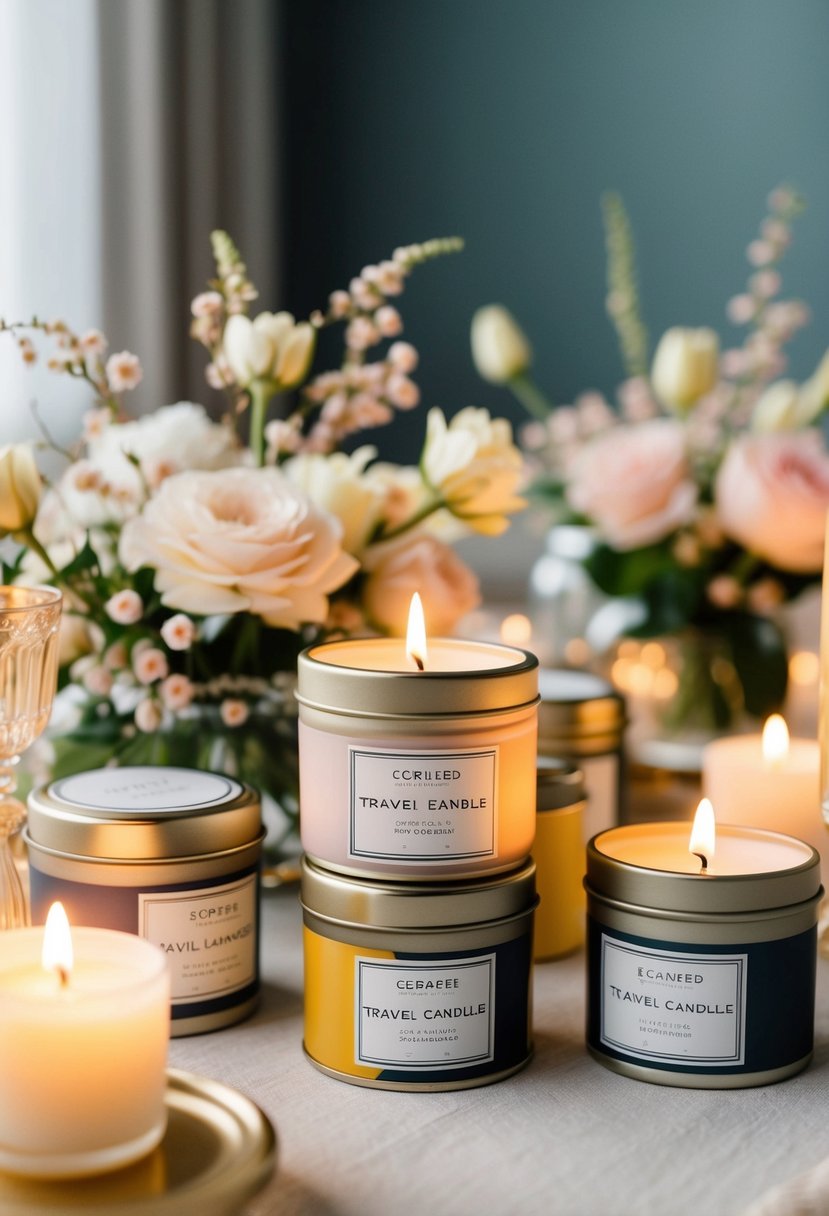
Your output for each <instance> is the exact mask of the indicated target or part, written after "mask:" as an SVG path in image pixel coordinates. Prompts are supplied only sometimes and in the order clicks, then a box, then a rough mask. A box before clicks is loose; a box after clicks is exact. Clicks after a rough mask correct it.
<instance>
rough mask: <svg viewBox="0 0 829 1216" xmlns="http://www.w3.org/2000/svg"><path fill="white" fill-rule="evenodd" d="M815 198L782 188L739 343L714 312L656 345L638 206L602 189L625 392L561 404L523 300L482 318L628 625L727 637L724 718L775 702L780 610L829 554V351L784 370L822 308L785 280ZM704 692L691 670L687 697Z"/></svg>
mask: <svg viewBox="0 0 829 1216" xmlns="http://www.w3.org/2000/svg"><path fill="white" fill-rule="evenodd" d="M801 206H802V203H801V200H800V199H799V198H798V197H797V196H796V195H795V193H794V192H793V191H792V190H790V189H788V188H782V187H781V188H778V189H776V190H775V191H773V192H772V194H771V195H770V198H769V214H768V215H767V216H766V217H765V218H764V219H763V221H762V224H761V226H760V231H759V234H758V236H757V237H756V238H755V239H754V240H752V241H751V243H750V244H749V246H748V249H747V256H748V261H749V263H750V265H751V268H752V269H751V273H750V276H749V278H748V284H747V287H746V289H745V290H744V291H743V292H741V293H740V294H738V295H735V296H734V297H733V299H731V300H730V301H729V302H728V305H727V316H728V318H729V320H730V321H731V322H732V323H733V324H735V325H738V326H742V327H745V336H744V340H743V342H742V344H741V345H739V346H735V347H732V348H729V349H724V350H722V349H721V348H720V341H719V338H718V336H717V334H716V332H715V331H714V330H713V329H710V328H702V329H688V328H671V329H669V330H668V331H667V332H666V333H665V334H663V336H662V337H661V339H660V341H659V343H658V344H657V347H656V350H655V353H654V355H653V358H652V360H651V359H650V358H649V350H648V337H647V332H646V330H645V326H644V324H643V322H642V319H641V315H640V307H639V296H638V286H637V277H636V268H635V257H634V248H633V240H632V235H631V229H630V224H629V221H628V218H627V215H626V213H625V210H624V207H623V205H622V202H621V200H620V199H619V198H618V196H615V195H610V196H607V197H606V199H605V200H604V219H605V232H606V238H607V251H608V296H607V311H608V314H609V316H610V319H611V321H612V322H613V324H614V326H615V328H616V331H617V335H618V338H619V344H620V349H621V355H622V360H623V363H624V367H625V371H626V378H625V379H624V381H623V382H622V383H621V384H620V385H619V387H618V390H617V393H616V402H615V403H613V404H611V402H609V401H608V400H607V399H606V398H605V397H604V396H603V395H602V394H601V393H598V392H588V393H584V394H582V395H581V396H579V397H578V398H577V399H576V400H575V401H574V402H573V403H572V404H567V405H559V406H558V407H557V408H553V407H552V405H551V404H550V402H549V401H548V399H547V398H546V397H545V395H544V394H543V393H542V391H541V390H540V389H539V388H538V386H537V385H536V384H535V383H534V382H533V380H532V379H531V377H530V374H529V367H530V363H531V356H532V350H531V347H530V344H529V341H528V340H527V338H526V336H525V335H524V334H523V332H522V331H521V329H520V328H519V326H518V325H517V323H516V322H515V321H514V320H513V318H512V317H511V316H510V314H509V313H508V312H507V311H506V310H505V309H503V308H501V307H500V306H497V305H494V306H491V307H488V308H484V309H481V310H480V311H479V312H478V313H477V314H476V316H475V318H474V320H473V327H472V350H473V356H474V359H475V362H476V364H477V367H478V370H479V371H480V373H481V375H482V376H484V377H485V378H486V379H487V380H490V381H491V382H494V383H498V384H504V385H506V386H507V387H510V388H512V389H513V391H514V392H515V394H516V396H518V398H519V399H520V400H521V401H522V402H523V403H524V405H525V406H526V407H527V408H528V409H529V410H530V411H531V412H532V414H533V421H532V422H530V423H529V424H528V425H527V426H525V428H524V430H523V444H524V446H525V448H526V450H527V452H528V456H529V459H530V460H531V461H532V462H533V464H534V467H535V473H536V478H535V491H536V493H537V494H538V495H540V496H541V497H542V499H543V500H544V501H546V502H547V503H549V504H551V505H552V506H553V508H554V511H555V518H556V519H557V520H560V521H568V522H574V523H579V524H585V525H589V526H590V527H591V529H592V530H593V533H594V536H595V540H596V543H595V544H594V545H592V546H591V547H590V552H589V555H588V556H586V557H585V563H584V564H585V566H586V568H587V571H588V572H589V575H590V577H591V578H592V580H593V581H594V583H595V584H596V585H597V586H598V588H600V589H601V591H603V592H605V593H606V594H607V595H610V596H614V597H628V598H629V601H630V602H629V603H628V605H627V607H628V617H627V629H626V632H627V633H629V634H632V635H634V636H638V637H642V638H645V637H655V636H659V635H674V636H676V637H682V636H685V637H688V638H691V639H692V641H693V645H694V647H695V648H696V651H697V653H698V654H700V653H701V652H702V650H703V649H704V643H705V640H706V639H708V640H711V639H717V640H718V641H719V642H723V643H724V644H725V651H724V652H723V653H724V656H725V659H726V660H727V661H726V662H721V663H720V668H719V674H718V673H717V670H716V669H715V671H714V677H715V678H714V684H713V688H712V691H713V693H714V698H713V702H711V701H710V700H709V708H710V709H711V714H712V724H714V725H723V724H724V723H725V722H726V721H727V720H728V719H729V717H730V716H732V713H733V711H734V710H735V709H739V708H743V707H744V708H745V709H746V710H748V711H749V712H750V713H753V714H765V713H767V712H769V711H770V710H771V709H773V708H777V707H778V706H779V704H780V702H781V701H782V698H783V695H784V693H785V687H786V678H787V665H786V652H785V641H784V638H783V636H782V634H781V632H780V630H779V627H778V624H777V620H776V616H775V613H776V610H777V608H778V606H779V605H780V604H781V603H783V601H785V600H788V599H790V598H792V597H793V596H795V595H797V594H798V593H799V592H800V591H801V590H803V588H804V587H806V586H808V585H810V584H813V583H815V582H816V581H817V580H818V579H819V577H820V571H821V568H822V564H823V539H824V527H825V520H826V511H827V507H829V454H828V453H827V450H826V445H825V443H824V439H823V437H822V434H821V431H820V429H819V426H818V423H819V420H820V416H821V414H822V412H823V411H824V409H825V408H826V405H827V401H829V352H827V354H826V355H825V356H824V357H823V359H822V360H821V362H820V365H819V367H818V368H817V369H816V371H815V372H814V374H813V375H812V376H811V377H810V378H809V379H808V380H806V382H805V383H797V382H795V381H794V380H792V379H788V378H783V377H784V372H785V369H786V357H785V354H784V346H785V344H786V343H787V342H788V340H789V339H790V338H791V337H792V336H793V335H794V334H795V333H796V332H797V331H798V329H800V328H801V327H802V326H803V325H804V324H806V322H807V321H808V319H809V313H808V309H807V308H806V306H805V304H803V303H802V302H801V301H799V300H795V299H783V298H781V295H780V291H781V277H780V272H779V263H780V261H781V259H782V258H783V256H784V254H785V251H786V249H787V248H788V246H789V244H790V241H791V235H792V221H793V219H794V218H795V216H796V215H797V213H798V212H799V211H800V209H801ZM729 671H730V673H731V675H732V676H733V675H734V674H736V675H737V676H738V677H739V681H734V680H733V679H731V680H729V678H728V673H729ZM735 689H736V690H737V691H736V693H735ZM699 694H700V688H699V683H698V682H697V683H696V685H695V686H694V685H690V684H689V686H688V689H687V698H695V699H697V700H699ZM687 698H686V699H687ZM686 708H687V705H686Z"/></svg>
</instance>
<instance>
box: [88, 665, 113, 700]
mask: <svg viewBox="0 0 829 1216" xmlns="http://www.w3.org/2000/svg"><path fill="white" fill-rule="evenodd" d="M83 686H84V688H85V689H86V691H87V692H91V693H92V695H93V697H106V696H109V693H110V692H111V690H112V672H110V671H107V669H106V667H102V666H101V665H100V664H98V665H97V666H95V667H90V669H89V671H87V672H85V673H84V677H83Z"/></svg>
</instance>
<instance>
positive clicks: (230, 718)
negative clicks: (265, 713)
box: [219, 697, 250, 728]
mask: <svg viewBox="0 0 829 1216" xmlns="http://www.w3.org/2000/svg"><path fill="white" fill-rule="evenodd" d="M219 713H220V715H221V719H222V721H223V722H224V724H225V726H229V727H231V728H233V727H235V726H243V725H244V724H245V722H247V720H248V716H249V714H250V710H249V709H248V706H247V703H246V702H245V701H239V700H237V699H236V698H235V697H228V698H227V699H226V700H224V701H222V703H221V705H220V706H219Z"/></svg>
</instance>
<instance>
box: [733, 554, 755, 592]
mask: <svg viewBox="0 0 829 1216" xmlns="http://www.w3.org/2000/svg"><path fill="white" fill-rule="evenodd" d="M759 565H760V558H759V557H757V556H756V554H754V553H749V552H748V551H746V552H745V553H741V554H740V556H739V557H738V558H737V559H736V561H735V562H734V565H733V566H732V567H731V575H732V577H733V578H735V579H736V580H737V582H738V583H740V584H741V586H743V587H744V586H745V585H746V583H747V582H748V580H749V579H750V578H751V576H752V574H753V573H754V571H755V570H756V569H757V567H758V566H759Z"/></svg>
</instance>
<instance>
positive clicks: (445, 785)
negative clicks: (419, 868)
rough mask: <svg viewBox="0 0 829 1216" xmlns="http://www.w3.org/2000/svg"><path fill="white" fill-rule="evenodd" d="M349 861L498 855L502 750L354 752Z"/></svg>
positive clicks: (353, 749)
mask: <svg viewBox="0 0 829 1216" xmlns="http://www.w3.org/2000/svg"><path fill="white" fill-rule="evenodd" d="M349 777H350V783H349V784H350V788H349V795H350V798H349V806H350V825H349V856H350V857H377V858H381V859H382V860H384V861H390V862H395V861H398V862H407V861H433V862H447V863H448V862H452V861H460V860H462V859H464V858H466V857H492V856H493V854H494V853H495V840H496V823H497V808H496V805H495V794H496V790H497V788H498V784H497V783H498V748H497V746H495V747H489V748H478V749H476V750H474V751H428V752H409V751H404V752H388V751H367V750H366V749H365V748H360V747H350V748H349Z"/></svg>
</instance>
